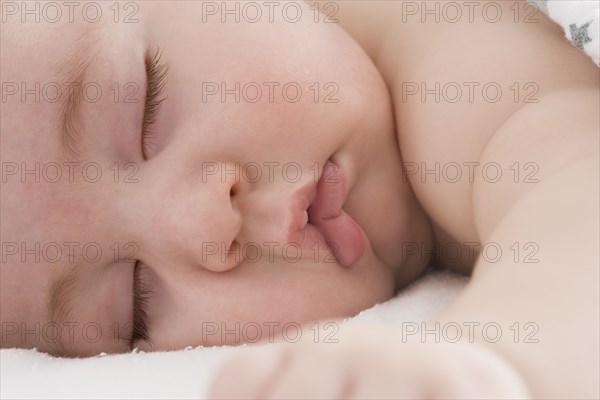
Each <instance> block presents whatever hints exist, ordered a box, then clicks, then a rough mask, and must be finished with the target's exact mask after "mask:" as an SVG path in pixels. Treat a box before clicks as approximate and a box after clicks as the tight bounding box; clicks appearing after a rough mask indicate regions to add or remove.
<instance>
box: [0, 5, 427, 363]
mask: <svg viewBox="0 0 600 400" xmlns="http://www.w3.org/2000/svg"><path fill="white" fill-rule="evenodd" d="M15 4H16V3H15ZM96 4H101V3H98V2H97V3H96ZM111 4H112V3H111ZM210 4H212V7H217V10H219V8H220V6H221V5H222V4H224V3H216V2H212V3H210ZM210 4H209V5H210ZM231 4H232V8H233V7H234V6H233V4H234V3H231ZM243 4H244V3H239V4H238V5H237V6H238V7H242V6H243ZM278 4H279V6H278V7H276V8H274V9H273V10H272V12H273V15H272V19H271V18H270V16H269V14H268V11H269V10H268V9H264V10H262V14H263V15H262V18H261V19H260V20H259V21H258V22H256V23H251V22H249V21H248V20H247V18H244V14H242V18H241V20H240V22H239V23H237V22H236V21H235V15H227V14H223V15H222V14H221V11H223V10H219V12H218V13H217V14H213V12H214V8H207V4H206V3H204V4H203V3H201V2H188V1H186V2H177V3H170V4H162V3H159V2H141V3H139V9H138V8H131V9H121V10H120V14H119V15H118V18H117V17H116V14H115V11H114V10H113V9H110V8H109V6H110V4H108V3H106V6H103V7H104V8H103V9H102V12H103V14H102V18H101V20H100V21H99V22H97V23H90V22H87V21H86V20H85V19H84V18H82V10H81V8H76V9H75V10H74V12H73V22H70V21H69V18H68V16H69V14H68V13H67V11H68V10H67V9H65V10H63V18H62V19H61V21H59V22H57V23H48V22H45V20H44V18H42V19H41V21H40V22H39V23H36V22H35V21H34V18H32V17H29V18H28V19H27V21H26V22H25V23H22V22H21V20H20V14H18V15H17V16H16V17H13V16H8V18H7V23H5V24H3V28H2V29H3V31H2V53H3V54H2V82H3V92H2V93H3V94H2V95H3V100H2V123H1V133H2V137H1V139H2V150H1V151H2V179H3V183H2V186H3V190H2V199H1V200H2V215H1V217H2V270H1V272H2V277H1V278H2V279H1V282H2V283H1V284H2V288H1V289H2V290H1V294H2V302H1V303H2V324H3V326H2V335H3V337H2V341H3V343H2V345H3V347H7V346H13V345H16V346H24V347H38V348H39V349H41V350H46V351H50V352H56V353H66V354H79V355H87V354H95V353H98V352H100V351H107V352H120V351H127V350H128V349H130V348H131V347H139V348H140V349H145V350H158V349H173V348H181V347H184V346H188V345H199V344H205V345H214V344H224V343H229V344H235V343H240V342H242V341H248V340H249V341H254V340H256V339H255V338H256V337H258V339H262V340H267V339H269V338H270V337H273V338H275V339H277V338H281V337H282V336H281V335H282V333H281V329H282V328H283V327H284V326H286V324H287V325H288V327H289V326H291V325H293V326H296V324H302V323H305V322H308V321H311V320H316V319H323V318H334V317H344V316H349V315H353V314H355V313H357V312H358V311H360V310H361V309H364V308H367V307H369V306H371V305H373V304H375V303H376V302H380V301H384V300H386V299H388V298H389V297H390V296H391V295H392V294H393V291H394V281H395V278H396V277H398V276H402V275H406V274H409V275H410V273H412V272H411V271H416V270H417V269H418V266H419V264H420V263H421V261H422V260H421V259H420V258H419V259H413V258H411V257H409V256H407V255H406V254H403V246H402V243H403V242H406V241H411V240H418V239H419V238H418V237H416V236H415V235H416V234H415V233H414V232H415V230H421V228H422V227H421V226H420V224H421V222H419V221H420V217H417V216H416V215H417V213H418V209H417V207H416V205H415V204H416V203H415V200H414V198H413V196H412V193H411V191H410V189H409V187H408V183H407V182H406V180H403V179H402V168H401V161H400V156H399V152H398V148H397V144H396V140H395V132H394V125H393V116H392V113H391V104H390V100H389V98H388V93H387V91H386V87H385V84H384V83H383V81H382V79H381V78H380V75H379V74H378V71H377V70H376V69H375V67H374V66H373V65H372V63H371V61H370V60H369V59H368V58H367V56H366V55H365V54H364V53H363V52H362V50H361V49H360V48H359V47H358V46H357V44H355V43H354V42H353V41H352V40H351V39H350V38H349V37H348V36H347V35H346V34H345V33H344V32H343V31H342V30H341V28H339V27H338V26H337V25H336V24H326V23H323V21H322V19H323V17H321V18H320V22H319V23H315V20H314V11H313V10H311V9H309V8H308V7H306V6H304V5H301V4H296V6H297V7H292V8H288V9H286V11H285V14H282V9H283V5H284V4H283V3H281V4H280V3H278ZM121 7H123V3H121ZM294 10H296V11H297V10H300V11H301V13H302V16H301V18H300V19H299V21H297V22H296V23H292V22H291V19H293V18H295V15H296V14H295V11H294ZM92 11H93V10H91V9H90V10H87V12H88V17H89V16H90V15H91V16H93V15H94V14H93V13H92ZM246 11H247V12H248V13H250V11H251V10H246ZM129 14H134V17H135V18H136V19H137V20H138V22H135V21H134V22H133V23H123V20H124V19H125V18H126V17H127V16H128V15H129ZM52 15H54V14H52ZM248 15H251V16H254V14H253V13H252V14H248ZM282 15H284V16H286V17H287V20H286V18H282ZM222 17H225V18H226V22H222ZM115 18H117V19H118V20H119V22H118V23H115ZM88 19H89V18H88ZM157 48H158V49H160V51H161V52H162V55H161V57H160V60H157V59H156V58H155V57H154V55H155V54H156V52H155V50H156V49H157ZM163 64H164V65H163ZM165 66H166V67H167V68H165ZM163 73H164V74H166V75H165V78H166V79H165V80H161V76H162V74H163ZM77 80H81V83H82V85H83V86H82V85H75V84H73V83H72V82H76V81H77ZM36 82H39V90H38V91H37V96H38V99H36V94H35V93H34V94H32V93H30V92H27V91H28V90H29V91H31V90H33V91H35V90H36ZM55 82H56V83H55ZM57 87H60V88H61V90H62V93H59V92H58V91H57ZM161 87H162V93H158V96H157V97H154V98H152V95H151V94H152V93H151V92H157V91H161V90H160V88H161ZM15 88H16V89H15ZM69 88H72V89H71V90H72V92H70V91H69V90H70V89H69ZM82 88H85V90H84V91H83V96H80V94H81V92H82ZM15 90H16V91H17V92H15ZM28 93H29V94H28ZM70 93H74V95H73V96H69V94H70ZM57 98H58V100H57ZM163 98H164V101H162V103H161V102H160V100H161V99H163ZM159 104H160V106H159ZM158 110H159V112H158V113H156V112H155V111H158ZM57 166H58V167H57ZM36 168H37V172H35V171H36ZM28 171H34V172H28ZM307 219H308V221H307ZM328 243H329V245H328ZM402 270H405V271H406V272H401V271H402ZM36 324H37V325H36ZM236 324H239V325H236ZM132 327H135V329H132ZM257 328H260V329H257ZM288 330H289V329H288ZM27 331H28V332H36V333H35V334H31V333H30V334H27ZM306 332H307V331H306V330H305V334H306ZM293 333H294V332H291V333H290V332H288V335H289V336H294V335H293Z"/></svg>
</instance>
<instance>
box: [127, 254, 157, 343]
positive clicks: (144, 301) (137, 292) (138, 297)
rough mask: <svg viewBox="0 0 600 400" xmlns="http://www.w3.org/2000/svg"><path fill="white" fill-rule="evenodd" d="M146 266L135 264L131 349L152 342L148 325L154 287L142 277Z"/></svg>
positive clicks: (139, 263)
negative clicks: (139, 344)
mask: <svg viewBox="0 0 600 400" xmlns="http://www.w3.org/2000/svg"><path fill="white" fill-rule="evenodd" d="M145 268H147V267H145V266H143V265H142V263H141V262H140V261H137V262H136V263H135V266H134V269H133V331H132V333H131V341H130V347H131V348H133V346H134V345H135V343H137V342H139V341H140V340H142V341H149V340H150V331H149V329H148V325H149V323H150V317H149V316H148V311H147V308H148V301H149V300H150V297H151V296H152V287H151V286H150V285H148V284H147V283H146V282H145V281H146V280H145V279H142V275H143V274H144V273H146V271H145Z"/></svg>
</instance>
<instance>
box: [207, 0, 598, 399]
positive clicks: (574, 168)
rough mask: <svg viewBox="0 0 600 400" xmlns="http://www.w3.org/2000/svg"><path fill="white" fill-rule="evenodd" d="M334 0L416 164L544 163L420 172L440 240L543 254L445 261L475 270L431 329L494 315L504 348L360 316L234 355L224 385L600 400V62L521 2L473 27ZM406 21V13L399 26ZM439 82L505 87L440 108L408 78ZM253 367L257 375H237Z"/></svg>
mask: <svg viewBox="0 0 600 400" xmlns="http://www.w3.org/2000/svg"><path fill="white" fill-rule="evenodd" d="M325 3H328V2H322V6H323V8H324V11H326V12H327V8H326V7H325V5H326V4H325ZM335 3H336V4H337V6H338V7H339V12H338V13H337V14H336V18H338V19H339V20H340V23H341V25H342V26H343V27H344V28H345V29H346V30H347V31H348V32H349V33H350V35H352V36H353V38H354V39H355V40H356V41H357V42H358V43H360V44H361V46H362V47H363V48H364V49H365V51H366V52H367V53H368V54H369V56H370V57H371V59H372V60H373V62H374V63H375V65H376V66H377V67H378V69H379V70H380V71H381V73H382V75H383V77H384V80H385V82H386V83H387V85H388V88H389V90H390V92H391V94H392V97H393V102H394V109H395V116H396V124H397V133H398V139H399V146H400V152H401V154H402V157H403V160H404V161H405V162H425V163H426V165H427V166H428V167H429V168H431V169H432V168H433V167H432V165H433V163H435V162H440V163H441V164H442V165H444V163H449V162H457V163H459V164H461V165H462V163H464V162H479V163H480V165H485V164H486V163H491V162H495V163H498V164H500V165H501V166H502V168H503V172H504V173H505V174H506V173H508V172H510V171H509V170H508V167H509V166H510V165H513V164H514V163H515V162H518V163H520V165H524V164H525V163H528V162H531V163H535V164H536V165H537V166H538V167H539V169H538V170H537V173H536V178H537V182H535V183H525V182H523V180H519V181H518V182H517V183H515V181H514V180H512V176H511V178H510V179H507V180H500V181H498V182H495V183H492V182H490V180H489V179H488V180H486V179H483V178H482V176H483V175H481V174H475V179H474V180H473V182H468V181H466V180H464V179H463V180H461V181H459V182H457V183H453V182H449V181H448V180H444V179H442V180H440V181H439V182H435V181H434V179H431V178H430V179H423V178H422V177H421V175H419V174H414V175H410V176H409V178H410V182H411V184H412V187H413V189H414V191H415V194H416V196H417V198H418V200H419V202H420V203H421V204H422V205H423V207H424V209H425V211H426V212H427V214H428V215H429V216H430V217H431V219H432V221H433V224H434V231H435V233H436V238H437V239H438V241H439V242H440V243H455V244H456V243H458V244H464V243H466V242H478V243H496V244H498V245H499V246H501V247H502V248H503V249H505V250H508V246H510V245H511V244H513V243H515V242H516V243H519V244H521V245H522V244H524V243H531V242H533V243H535V244H536V245H537V249H538V250H539V251H538V252H537V254H536V257H535V258H536V259H537V260H538V261H539V262H536V263H531V262H527V261H530V260H526V258H525V257H523V254H521V256H520V257H517V258H516V259H515V257H513V254H512V253H509V254H510V255H509V256H507V255H506V254H507V253H504V254H505V255H504V256H503V257H501V258H500V259H499V260H494V261H495V262H494V261H490V258H489V257H487V259H486V258H485V257H483V256H482V255H479V257H478V258H477V260H476V262H475V263H470V264H469V263H468V262H464V261H465V260H464V258H462V259H459V260H454V261H452V260H448V259H446V260H444V259H442V262H444V261H445V262H444V263H445V264H446V265H447V266H449V267H450V268H453V269H455V270H457V271H463V272H471V269H472V273H473V274H472V279H471V281H470V283H469V285H468V287H467V288H466V289H465V290H464V292H463V293H462V294H461V295H460V297H459V298H458V299H457V300H456V301H455V302H453V303H452V304H451V305H450V306H449V307H448V308H447V309H446V310H445V311H444V312H443V313H442V314H441V315H439V316H438V317H437V318H436V319H435V320H433V321H431V322H430V323H429V324H428V327H429V328H430V329H434V327H435V322H440V323H441V324H442V325H443V324H446V323H458V324H464V323H469V322H474V321H475V322H479V323H481V324H484V323H486V322H496V323H498V324H499V325H500V326H501V327H502V328H503V329H504V333H505V334H504V335H503V336H502V337H501V338H500V339H499V340H498V341H497V342H496V343H491V341H490V340H488V338H484V337H482V336H481V331H479V333H477V332H478V331H475V333H476V334H475V340H474V343H469V341H468V340H467V337H465V335H463V338H462V340H461V341H460V342H459V343H448V342H447V341H444V340H442V341H441V343H439V344H438V343H435V342H434V339H433V337H432V336H429V339H428V340H425V341H421V340H420V336H416V338H412V340H408V341H406V342H405V343H403V342H401V340H400V337H401V329H400V327H397V328H394V327H389V326H387V327H372V326H371V327H366V326H362V327H356V326H353V327H351V328H349V329H348V330H347V331H346V332H345V333H344V334H345V336H343V337H342V338H341V339H340V343H339V344H337V345H331V344H329V345H328V344H318V345H315V344H314V343H309V341H308V340H307V341H306V342H305V343H302V344H300V345H290V344H281V345H279V347H270V348H269V347H267V348H262V349H255V350H254V351H255V353H252V354H247V355H241V356H238V357H237V358H234V359H233V360H232V361H231V362H230V363H228V364H226V365H225V366H224V367H223V369H222V370H221V371H220V374H219V376H218V377H217V378H216V381H215V385H214V387H213V390H212V395H213V396H214V397H236V396H239V397H251V398H293V397H296V398H306V397H313V398H598V396H599V395H600V389H599V385H598V376H599V374H600V368H599V364H600V363H599V357H598V354H599V351H600V349H599V340H598V338H599V333H600V332H599V318H600V317H599V315H600V310H599V304H600V298H599V285H598V282H599V273H598V265H599V258H598V243H599V242H600V240H599V239H600V238H599V234H598V225H599V222H598V221H599V215H598V214H599V213H598V204H599V173H598V171H599V161H598V160H599V156H598V148H599V143H598V133H599V131H600V130H599V120H600V114H599V113H600V111H599V110H600V104H599V85H598V69H597V67H596V66H595V65H594V64H593V63H592V61H591V60H590V59H589V58H588V57H587V56H586V55H585V54H584V53H583V52H581V51H579V50H578V49H576V48H575V47H574V46H572V45H571V44H570V43H569V42H568V41H567V40H566V39H565V38H564V35H563V33H562V32H561V29H560V28H559V27H558V26H556V25H555V24H553V23H552V22H551V21H549V20H548V18H547V17H545V16H544V15H543V14H542V13H541V12H537V13H535V14H533V18H534V19H535V20H536V21H537V22H534V23H524V22H523V20H524V16H525V15H529V14H530V12H531V6H528V5H527V4H526V3H525V2H512V1H507V2H496V4H497V5H501V7H502V8H501V9H502V18H501V19H500V20H499V21H497V22H495V23H489V22H488V21H485V20H484V19H483V18H482V17H481V14H477V13H476V14H475V19H474V20H475V22H469V21H468V19H467V18H463V19H462V20H460V21H459V22H456V23H450V22H447V21H444V20H443V18H442V20H441V21H440V22H439V23H438V22H435V21H434V20H433V18H434V17H431V16H430V17H429V19H428V20H426V22H425V23H423V22H421V20H420V14H417V15H416V16H412V17H410V16H408V17H407V14H406V8H404V10H403V7H406V4H403V2H401V1H397V2H377V1H371V2H335ZM485 3H486V2H482V3H479V10H481V8H482V6H483V5H485ZM413 4H417V6H418V4H423V3H413ZM459 4H462V3H459ZM427 5H428V6H429V7H430V8H433V7H434V2H427ZM438 5H439V6H443V5H444V2H439V4H438ZM515 6H516V9H519V10H520V11H521V14H520V15H521V17H520V18H519V22H518V23H515V22H514V15H515V14H514V12H515V11H514V10H515ZM329 7H330V6H329ZM466 9H467V8H466V6H465V7H464V8H463V10H466ZM330 11H331V8H330V9H329V12H330ZM403 12H404V14H403ZM478 15H479V16H478ZM403 16H404V17H407V20H406V22H405V23H400V22H399V21H402V18H403ZM436 81H437V82H441V83H442V85H443V84H444V83H446V82H480V83H481V84H482V85H483V84H485V83H487V82H496V83H498V84H499V85H500V86H501V87H502V88H503V89H505V95H504V96H502V98H501V99H500V101H498V102H495V103H490V102H486V101H482V100H481V98H480V99H479V100H477V99H476V100H475V101H474V102H472V103H471V102H468V101H462V102H458V103H450V102H448V101H440V102H439V103H436V102H435V101H434V100H433V97H432V96H430V97H429V100H428V101H424V102H423V101H421V98H420V97H419V96H409V97H408V98H407V99H406V101H404V99H403V97H402V96H403V86H402V84H403V82H417V83H420V82H427V83H428V84H430V86H429V88H431V87H433V83H434V82H436ZM514 82H535V83H536V84H537V86H538V87H539V92H538V93H537V95H536V97H537V99H538V100H539V101H538V102H536V103H523V102H522V101H515V100H514V98H513V97H512V96H506V92H507V91H508V90H507V88H508V87H509V86H510V85H511V84H512V83H514ZM404 87H406V86H404ZM511 95H512V94H511ZM440 199H443V201H441V200H440ZM515 321H520V322H521V323H524V322H527V321H530V322H534V323H535V324H537V326H538V327H539V331H538V333H537V338H538V339H539V341H538V342H537V343H524V342H523V341H522V340H519V341H518V343H515V340H514V336H513V335H512V333H511V334H507V330H508V327H509V326H511V325H512V324H513V323H514V322H515ZM264 359H269V360H272V361H271V364H269V366H264V365H263V364H266V362H263V361H261V362H260V363H259V364H258V365H259V366H262V367H258V368H256V369H253V367H252V365H254V363H257V360H264ZM244 374H249V376H248V377H247V378H244V379H242V380H240V379H241V377H242V376H244Z"/></svg>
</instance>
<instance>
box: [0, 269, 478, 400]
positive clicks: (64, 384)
mask: <svg viewBox="0 0 600 400" xmlns="http://www.w3.org/2000/svg"><path fill="white" fill-rule="evenodd" d="M467 281H468V279H467V278H465V277H462V276H458V275H454V274H451V273H448V272H433V273H431V274H429V275H427V276H425V277H424V278H422V279H420V280H419V281H417V282H415V283H414V284H412V285H411V286H409V287H408V288H406V289H405V290H404V291H402V292H401V293H400V294H399V295H398V296H396V297H395V298H393V299H391V300H389V301H387V302H385V303H382V304H379V305H376V306H375V307H373V308H371V309H369V310H366V311H363V312H362V313H361V314H359V315H357V316H356V317H354V318H351V319H349V320H347V321H345V322H344V323H343V324H342V326H340V329H344V327H345V326H350V325H351V324H352V323H354V322H355V321H378V322H384V323H390V324H392V323H399V322H415V323H421V322H424V321H426V320H429V319H431V318H433V317H434V316H435V315H436V314H438V313H439V312H441V311H442V310H443V309H444V308H445V307H446V306H447V304H448V303H449V302H450V301H451V300H452V299H454V297H456V295H457V294H458V293H459V292H460V290H461V289H462V288H463V286H464V285H465V284H466V283H467ZM265 346H269V344H266V345H265ZM245 349H247V347H245V346H240V347H204V348H203V347H200V348H196V349H190V350H181V351H173V352H157V353H130V354H119V355H111V356H103V357H94V358H86V359H67V358H55V357H50V356H48V355H47V354H44V353H38V352H36V351H33V350H22V349H4V350H1V351H0V397H1V398H2V399H19V398H27V399H35V398H43V399H82V398H97V399H108V398H119V399H129V398H144V399H151V398H170V399H181V398H186V399H187V398H189V399H200V398H205V397H206V396H207V393H208V388H209V385H210V382H211V378H212V376H213V374H214V372H215V371H216V370H217V368H218V366H219V365H220V362H221V361H222V360H223V359H224V357H226V356H228V355H230V354H232V353H234V352H241V351H245Z"/></svg>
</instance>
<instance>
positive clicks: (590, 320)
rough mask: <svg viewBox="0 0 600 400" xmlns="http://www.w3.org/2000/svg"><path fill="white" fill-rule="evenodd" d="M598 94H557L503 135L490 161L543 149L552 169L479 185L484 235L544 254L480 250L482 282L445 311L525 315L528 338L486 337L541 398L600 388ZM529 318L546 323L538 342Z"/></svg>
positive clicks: (459, 318)
mask: <svg viewBox="0 0 600 400" xmlns="http://www.w3.org/2000/svg"><path fill="white" fill-rule="evenodd" d="M598 97H599V96H598V91H597V90H589V89H586V90H582V89H576V90H571V91H565V92H562V93H557V94H556V95H555V96H553V97H552V98H546V99H544V106H541V105H539V104H538V105H536V107H531V108H527V107H526V108H524V109H522V110H520V111H519V112H517V113H516V114H515V115H514V116H513V117H512V118H511V119H510V120H509V121H507V122H506V123H505V124H504V125H503V127H502V128H501V129H500V130H499V131H498V132H497V133H496V134H495V135H494V138H493V140H492V141H491V142H490V143H489V144H488V146H487V147H486V150H485V153H484V154H483V156H482V160H481V162H486V161H489V160H494V161H495V162H499V163H501V164H502V163H503V162H508V161H510V162H514V161H521V162H523V161H524V160H527V159H531V157H532V156H534V157H535V158H536V160H538V161H537V162H538V164H539V166H540V171H543V173H542V174H541V179H540V182H539V183H537V184H534V186H533V187H532V188H530V189H529V190H521V191H514V192H513V193H512V194H511V195H510V196H508V198H502V197H501V196H498V191H499V190H503V188H501V187H499V186H498V185H497V184H496V185H495V184H492V183H486V182H484V181H481V182H479V183H478V184H476V185H475V188H474V195H473V199H474V212H475V215H476V222H477V227H478V231H479V232H480V235H481V241H482V242H484V243H505V244H506V243H519V244H521V250H523V248H522V245H523V244H525V243H531V244H532V245H533V246H535V248H536V249H537V250H538V251H537V254H536V255H535V259H536V260H537V262H535V263H531V262H530V261H531V260H528V259H527V258H526V257H524V256H525V255H526V254H525V253H524V252H521V253H520V254H519V256H518V257H517V259H514V257H512V255H511V257H502V258H501V259H500V261H499V262H497V263H491V262H486V260H485V259H483V258H480V259H479V261H478V262H477V264H476V268H475V272H474V276H473V278H472V282H471V283H470V285H469V286H468V287H467V289H466V290H465V292H464V293H463V294H462V295H461V297H460V298H459V299H458V301H457V302H455V303H454V304H453V305H452V306H451V307H450V308H449V309H448V310H446V312H445V313H444V315H443V316H442V319H441V320H442V323H443V322H450V321H452V322H457V323H459V324H462V323H463V322H468V321H480V322H486V321H489V322H496V323H498V324H500V326H501V327H503V328H504V327H509V326H513V327H514V325H513V324H514V323H515V322H519V323H520V325H519V327H518V328H517V329H518V331H519V334H520V337H519V338H518V339H517V342H518V343H515V338H516V336H515V332H513V331H507V329H504V335H503V337H502V339H501V340H500V341H499V342H498V343H496V344H491V343H489V340H487V341H486V340H483V338H481V337H479V338H477V339H476V340H478V341H480V342H481V343H484V344H486V345H487V346H489V347H490V348H492V349H493V350H494V351H496V352H497V353H498V354H501V355H502V356H503V357H504V358H505V359H506V360H508V361H509V363H510V364H512V365H513V366H514V367H515V368H516V369H517V370H518V371H519V372H520V374H521V375H522V377H523V378H524V380H525V382H526V384H527V386H528V387H529V390H530V391H531V393H532V395H533V397H534V398H549V397H556V398H588V397H594V398H597V397H598V395H599V388H598V376H599V374H600V370H599V359H598V354H599V352H600V349H599V343H598V338H599V335H600V332H599V330H598V328H599V310H598V306H599V304H600V299H599V283H598V282H599V273H598V265H599V264H600V260H599V258H598V243H600V237H599V235H598V221H599V214H598V204H600V199H599V194H598V193H599V190H600V189H599V184H598V182H599V181H600V177H599V173H598V171H599V168H600V166H599V161H598V159H599V157H598V132H599V131H600V127H599V126H598V110H599V109H600V104H598ZM523 143H530V146H531V147H524V146H523ZM533 153H535V154H533ZM503 165H505V164H503ZM497 210H507V211H505V212H502V213H501V214H498V213H497ZM528 261H529V262H528ZM527 322H531V323H532V324H530V325H529V326H530V327H532V328H538V327H539V331H538V332H537V333H536V334H535V336H534V337H535V340H534V341H533V342H530V341H527V340H524V337H523V335H524V334H526V333H528V332H529V333H531V332H532V330H531V329H528V330H527V331H528V332H527V331H525V330H523V326H524V324H525V323H527ZM475 332H481V331H475ZM538 340H539V342H537V341H538ZM528 342H529V343H528Z"/></svg>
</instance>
